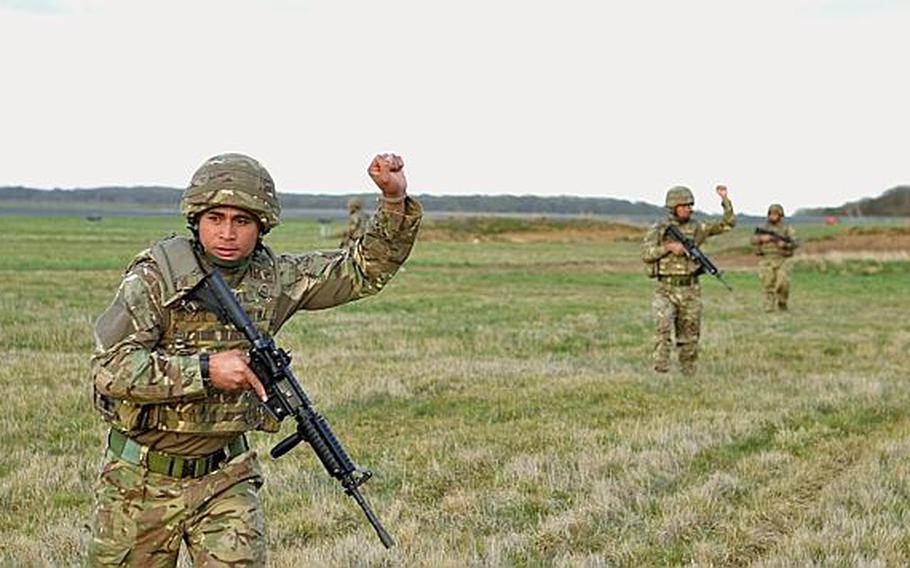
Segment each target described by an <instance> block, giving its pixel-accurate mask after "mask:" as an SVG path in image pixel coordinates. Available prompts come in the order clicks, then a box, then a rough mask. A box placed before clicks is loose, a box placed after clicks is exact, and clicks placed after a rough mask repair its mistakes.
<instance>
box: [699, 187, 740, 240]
mask: <svg viewBox="0 0 910 568" xmlns="http://www.w3.org/2000/svg"><path fill="white" fill-rule="evenodd" d="M716 191H717V195H719V196H720V205H721V207H723V209H724V218H723V219H722V220H721V221H719V222H716V223H706V224H705V233H706V234H707V235H708V236H712V235H719V234H721V233H726V232H727V231H729V230H730V229H732V228H733V227H735V226H736V213H734V212H733V203H732V202H731V201H730V196H729V192H728V190H727V186H725V185H718V186H717V188H716Z"/></svg>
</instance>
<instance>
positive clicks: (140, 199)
mask: <svg viewBox="0 0 910 568" xmlns="http://www.w3.org/2000/svg"><path fill="white" fill-rule="evenodd" d="M182 192H183V190H181V189H176V188H170V187H156V186H149V187H99V188H94V189H67V190H63V189H53V190H46V189H32V188H27V187H0V202H4V201H5V202H13V203H18V204H23V203H26V204H27V203H33V204H45V203H46V204H53V205H56V206H67V205H70V206H79V207H86V206H120V207H129V206H140V207H143V208H150V209H164V210H172V211H175V212H176V211H177V210H178V209H179V203H180V195H181V193H182ZM354 195H357V196H359V197H361V198H363V199H364V201H365V202H366V203H370V202H371V200H373V199H375V198H376V194H349V195H326V194H301V193H281V194H280V195H279V198H280V200H281V206H282V208H283V209H286V210H289V209H307V210H319V209H324V210H333V211H338V210H344V209H345V208H346V204H347V201H348V199H349V198H351V197H353V196H354ZM417 197H418V198H419V199H420V201H421V203H423V206H424V208H425V209H427V210H428V211H436V212H442V211H445V212H450V213H497V214H498V213H503V214H507V213H519V214H533V215H538V214H539V215H545V214H551V215H554V214H555V215H628V216H635V217H638V216H650V217H655V216H658V217H659V216H662V215H663V214H664V208H663V207H659V206H657V205H652V204H650V203H644V202H640V201H639V202H631V201H626V200H624V199H614V198H610V197H571V196H556V197H540V196H535V195H417Z"/></svg>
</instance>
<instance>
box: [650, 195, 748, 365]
mask: <svg viewBox="0 0 910 568" xmlns="http://www.w3.org/2000/svg"><path fill="white" fill-rule="evenodd" d="M717 194H718V195H720V198H721V205H722V206H723V209H724V217H723V220H722V221H721V222H719V223H706V222H704V221H696V220H693V219H692V207H693V205H695V197H694V196H693V195H692V192H691V191H690V190H689V188H686V187H682V186H677V187H673V188H671V189H670V190H669V191H667V198H666V207H667V218H666V219H664V220H663V221H660V222H658V223H657V224H656V225H654V226H653V227H652V228H651V230H650V231H648V233H647V234H646V235H645V238H644V240H643V241H642V245H641V258H642V260H643V261H644V262H645V265H646V267H647V271H648V275H649V276H650V277H651V278H655V279H657V287H656V288H655V290H654V300H653V302H652V304H651V306H652V310H653V313H654V318H655V319H656V320H657V333H656V334H655V336H654V351H653V360H654V370H655V371H657V372H659V373H666V372H668V371H669V370H670V346H671V342H672V338H673V335H674V333H675V336H676V347H677V351H678V358H679V365H680V368H681V370H682V372H683V373H684V374H687V375H691V374H693V373H695V370H696V362H697V360H698V338H699V335H700V333H701V311H702V304H701V287H700V286H699V284H698V276H699V274H700V265H699V264H698V263H697V262H696V261H695V260H694V259H692V258H690V257H689V256H688V255H687V254H686V250H685V248H684V247H683V245H682V243H680V242H679V241H676V240H675V239H673V237H672V236H671V235H668V233H667V227H668V226H669V225H671V224H672V225H676V226H677V227H679V229H680V231H681V232H682V233H683V234H684V235H686V236H687V237H689V238H690V239H692V240H693V241H694V242H695V244H697V245H701V244H702V243H703V242H705V240H707V238H708V237H710V236H713V235H718V234H720V233H723V232H726V231H729V230H730V229H732V228H733V226H734V225H735V224H736V216H735V214H734V213H733V204H732V203H731V202H730V199H729V197H728V195H727V188H726V187H725V186H723V185H719V186H717Z"/></svg>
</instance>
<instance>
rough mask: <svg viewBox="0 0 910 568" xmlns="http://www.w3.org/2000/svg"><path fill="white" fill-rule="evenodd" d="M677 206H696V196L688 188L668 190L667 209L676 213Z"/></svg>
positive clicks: (678, 186) (678, 187)
mask: <svg viewBox="0 0 910 568" xmlns="http://www.w3.org/2000/svg"><path fill="white" fill-rule="evenodd" d="M677 205H695V196H694V195H692V190H690V189H689V188H688V187H685V186H682V185H677V186H675V187H671V188H670V189H669V190H667V203H666V206H667V209H669V210H670V211H675V210H676V206H677Z"/></svg>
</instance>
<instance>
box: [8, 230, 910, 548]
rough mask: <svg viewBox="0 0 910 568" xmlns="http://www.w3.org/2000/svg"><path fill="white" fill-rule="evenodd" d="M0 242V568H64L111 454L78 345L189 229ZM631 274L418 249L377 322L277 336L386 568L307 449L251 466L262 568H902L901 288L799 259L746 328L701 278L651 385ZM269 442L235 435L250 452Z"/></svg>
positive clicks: (508, 253)
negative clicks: (691, 355) (133, 272)
mask: <svg viewBox="0 0 910 568" xmlns="http://www.w3.org/2000/svg"><path fill="white" fill-rule="evenodd" d="M2 221H3V223H4V225H3V226H4V228H5V229H6V234H7V236H6V238H5V239H4V240H3V241H0V356H2V358H3V361H4V365H3V366H2V367H0V388H2V390H3V392H4V397H3V401H2V402H0V435H2V439H3V441H4V445H3V448H4V451H3V452H0V532H2V534H3V535H4V538H3V539H2V540H0V564H16V565H45V564H52V565H69V564H78V563H79V558H80V556H81V554H82V553H83V552H84V550H85V546H86V539H87V538H88V536H87V535H88V533H87V529H86V528H85V525H86V524H87V523H88V522H89V519H90V514H91V500H92V488H93V484H94V480H95V475H96V469H97V466H98V463H99V461H100V459H101V449H102V446H103V437H104V434H105V429H104V426H103V424H102V423H101V420H100V419H99V418H98V417H97V416H96V415H95V414H94V412H93V411H92V408H91V402H90V393H91V386H90V383H89V379H88V375H87V361H88V356H89V353H90V351H91V347H92V337H91V325H92V322H93V320H94V318H95V317H97V315H98V314H99V313H100V312H101V311H102V310H103V309H104V307H105V306H106V304H107V302H109V301H110V299H111V297H112V295H113V292H114V290H115V288H116V286H117V283H118V282H119V276H120V273H121V271H122V270H123V268H124V267H125V266H126V264H127V263H128V262H129V260H130V259H131V258H132V256H133V254H135V253H136V252H137V251H138V250H139V249H141V248H142V247H144V246H146V245H148V244H149V243H150V242H152V241H154V240H155V239H157V238H159V237H161V236H164V235H167V234H170V233H171V232H173V231H178V232H181V231H182V229H181V226H182V223H181V221H180V220H179V219H177V218H174V219H168V218H138V219H115V218H105V219H104V220H103V221H101V222H97V223H89V222H86V221H84V220H82V219H79V218H55V219H43V218H31V217H3V218H2ZM496 226H499V225H496ZM339 227H340V225H339ZM509 228H510V230H511V225H509ZM474 229H475V228H472V230H474ZM829 230H832V229H830V228H828V227H818V228H816V227H807V228H805V229H804V230H802V229H801V234H806V235H812V236H818V237H819V238H822V237H824V236H825V235H826V234H828V233H827V231H829ZM838 230H839V229H838ZM318 235H319V230H318V226H317V225H316V224H315V223H308V222H303V221H295V220H292V221H289V222H287V223H285V224H284V225H282V226H281V227H279V228H278V229H277V230H276V231H275V232H274V234H272V235H270V236H269V237H268V238H269V240H270V241H271V243H272V244H273V246H274V247H275V248H276V249H278V250H279V251H294V250H299V251H306V250H312V249H314V248H330V247H331V246H332V245H333V241H328V240H320V239H319V238H318ZM747 239H748V232H747V229H745V228H743V229H737V230H736V231H734V232H733V233H732V234H730V235H725V236H723V237H720V238H718V239H717V240H715V241H714V242H713V243H712V245H711V246H712V249H713V250H716V251H721V252H722V251H735V250H736V249H737V247H739V246H741V244H742V243H744V242H745V241H746V240H747ZM637 258H638V248H637V243H635V242H634V241H619V242H616V243H604V242H587V243H585V242H582V243H577V244H557V243H536V244H514V243H504V242H492V243H483V244H474V243H472V242H464V243H452V242H430V241H427V242H418V244H417V246H416V247H415V250H414V254H413V257H412V259H411V260H410V261H409V262H408V264H407V265H406V267H405V269H404V270H403V271H402V272H401V273H400V274H399V275H398V276H397V277H396V278H395V279H394V280H393V282H392V283H391V284H390V286H389V287H388V288H387V289H386V290H385V291H384V292H383V293H382V294H380V295H379V296H377V297H374V298H370V299H367V300H364V301H361V302H356V303H353V304H349V305H346V306H342V307H339V308H336V309H333V310H327V311H322V312H313V313H302V314H299V315H298V316H297V317H295V319H293V320H291V322H290V323H289V324H288V325H287V326H286V327H285V329H284V330H283V331H282V332H281V333H280V334H279V336H278V338H277V339H278V340H279V341H280V342H281V344H282V345H284V346H286V347H287V348H288V349H290V350H291V351H292V352H293V354H294V358H295V367H296V369H297V371H298V374H299V375H300V377H301V378H302V380H303V381H304V383H305V386H306V388H307V389H308V391H309V392H310V394H311V395H312V397H313V398H314V401H315V403H316V405H317V406H318V407H319V409H320V410H322V411H323V413H324V414H325V415H326V416H327V417H328V418H329V420H330V421H331V423H332V425H333V427H334V428H335V430H336V433H337V434H338V435H339V437H340V438H341V440H342V441H343V442H344V444H345V445H346V446H347V447H348V450H349V452H350V453H351V455H352V456H353V457H354V458H355V460H356V461H357V462H358V463H361V464H363V465H364V466H368V467H370V468H371V469H373V470H374V472H375V474H376V477H375V478H374V479H373V480H371V481H370V482H369V483H368V484H367V485H365V486H364V492H365V493H366V494H367V495H368V496H369V498H370V499H371V500H372V502H373V505H374V508H375V509H376V511H377V513H378V514H379V516H380V517H381V518H382V520H383V521H384V523H385V524H386V525H387V527H388V529H389V530H390V532H391V533H392V534H393V535H394V536H395V538H396V540H397V541H398V543H399V546H398V547H397V548H395V549H393V550H391V551H385V550H384V549H383V548H382V547H381V545H380V544H379V542H378V540H377V539H376V538H375V536H374V535H373V534H372V532H371V531H370V529H369V526H368V525H367V524H366V522H365V521H364V520H363V519H362V518H361V515H360V512H359V510H358V509H357V508H356V507H355V506H354V505H353V503H352V502H351V500H350V499H349V498H347V497H346V496H344V495H343V494H342V492H341V491H340V490H339V488H338V487H336V485H335V483H334V482H333V481H332V480H331V479H330V478H329V477H328V476H327V475H326V474H325V473H324V472H323V471H322V469H321V467H320V466H319V465H318V464H317V463H316V461H315V459H314V457H313V456H312V455H311V454H310V452H309V451H308V449H307V448H305V447H302V448H300V449H299V450H297V451H295V452H293V453H292V454H290V455H287V456H285V457H283V458H282V459H281V460H278V461H273V460H271V458H268V457H264V458H263V460H262V461H263V465H264V469H265V471H266V477H267V483H266V485H265V487H264V489H263V498H264V506H265V509H266V514H267V517H268V522H269V548H270V555H271V562H272V563H273V564H274V565H276V566H300V565H337V566H349V565H377V566H390V565H391V566H395V565H406V566H426V565H444V566H462V565H485V566H486V565H494V566H499V565H505V566H540V565H557V566H575V565H591V566H599V565H619V566H673V565H705V566H708V565H745V564H754V565H757V566H796V565H800V566H802V565H819V566H821V565H824V566H829V565H835V566H853V565H858V564H859V565H889V566H890V565H903V564H905V563H906V561H907V559H908V558H910V531H908V530H907V528H906V527H907V526H910V523H908V521H910V506H908V505H907V503H910V500H908V497H910V476H908V474H907V472H908V471H910V443H908V442H907V440H908V436H910V410H908V408H910V405H908V403H910V391H908V386H910V385H908V380H910V379H908V377H907V373H906V362H907V352H908V348H910V334H908V332H907V326H906V323H905V322H904V321H903V320H902V317H901V316H902V315H903V314H906V313H907V311H908V308H910V300H908V296H907V294H906V282H907V279H908V276H910V263H908V262H906V261H901V260H888V259H885V260H883V259H880V258H869V259H862V258H860V259H850V260H844V261H843V262H834V261H830V260H826V261H825V262H815V261H813V260H812V259H804V260H800V261H799V262H798V263H797V265H796V267H795V271H794V275H793V276H794V285H793V298H792V308H793V309H792V311H791V312H790V313H788V314H771V315H768V314H765V313H763V312H761V310H760V292H759V286H758V282H757V278H756V277H755V275H754V274H753V273H752V272H750V271H747V270H735V271H731V272H730V273H729V274H728V279H729V281H730V283H731V284H732V285H733V287H734V288H735V292H734V293H732V294H731V293H728V292H727V291H726V290H725V289H724V288H723V287H722V286H720V285H719V284H718V283H716V282H713V281H712V279H710V278H707V279H706V280H705V281H704V284H703V295H704V301H705V322H704V328H703V337H702V359H701V366H700V372H699V374H698V375H697V376H696V377H694V378H690V379H684V378H682V377H681V376H679V375H675V374H672V375H669V376H662V375H655V374H653V373H652V372H651V371H650V370H649V364H648V351H649V346H650V342H651V333H652V324H651V320H650V312H649V310H650V302H651V288H652V286H651V283H650V282H649V281H648V280H647V278H645V277H644V274H643V271H642V270H641V267H640V265H639V264H638V263H637ZM721 260H722V258H721ZM719 264H721V265H722V264H723V263H722V262H721V261H719ZM870 266H873V267H875V269H874V270H870V269H869V267H870ZM278 439H279V437H278V436H267V435H264V434H254V435H253V436H252V441H253V443H254V445H255V446H256V447H257V448H258V449H259V450H260V451H261V452H262V453H263V454H264V453H265V452H266V451H267V450H268V449H269V448H270V447H271V445H272V444H274V443H275V442H277V441H278Z"/></svg>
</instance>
